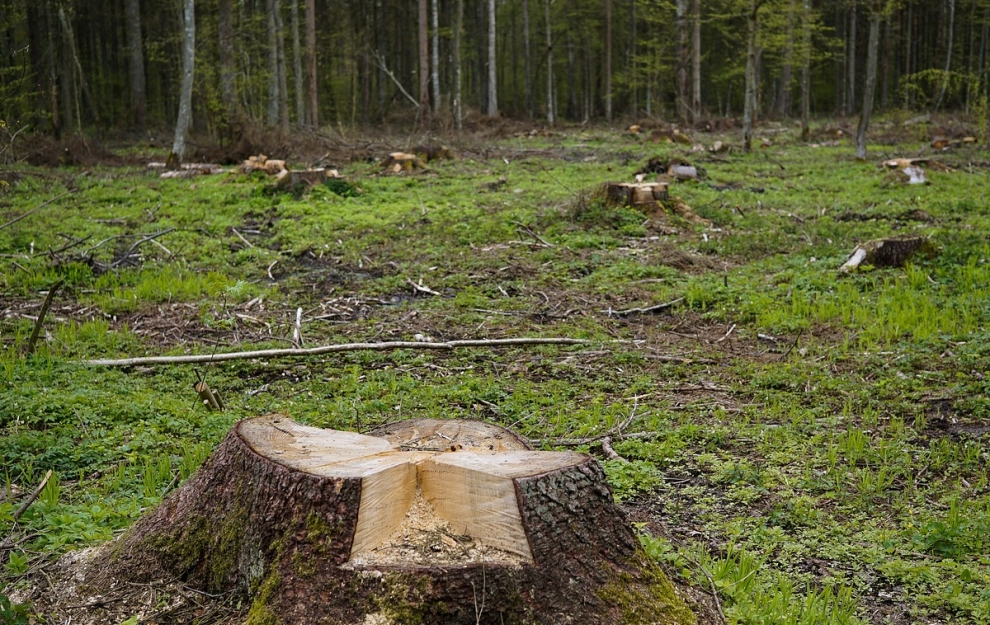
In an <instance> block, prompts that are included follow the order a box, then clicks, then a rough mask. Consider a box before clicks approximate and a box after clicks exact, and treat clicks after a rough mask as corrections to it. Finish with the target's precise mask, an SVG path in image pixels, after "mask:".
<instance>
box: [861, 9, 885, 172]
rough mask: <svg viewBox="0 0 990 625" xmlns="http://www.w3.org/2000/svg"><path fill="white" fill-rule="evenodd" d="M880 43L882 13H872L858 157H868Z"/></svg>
mask: <svg viewBox="0 0 990 625" xmlns="http://www.w3.org/2000/svg"><path fill="white" fill-rule="evenodd" d="M879 45H880V13H879V11H874V12H873V13H871V14H870V39H869V42H868V43H867V51H866V88H865V89H863V109H862V112H861V114H860V117H859V128H858V129H857V130H856V158H859V159H865V158H866V131H867V129H868V128H869V126H870V114H871V113H872V112H873V96H874V94H875V92H876V86H877V48H878V47H879Z"/></svg>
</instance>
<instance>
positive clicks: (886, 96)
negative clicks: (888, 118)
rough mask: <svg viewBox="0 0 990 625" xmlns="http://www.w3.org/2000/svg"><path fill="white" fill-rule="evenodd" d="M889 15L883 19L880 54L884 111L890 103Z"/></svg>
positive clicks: (881, 101) (890, 36) (882, 105)
mask: <svg viewBox="0 0 990 625" xmlns="http://www.w3.org/2000/svg"><path fill="white" fill-rule="evenodd" d="M890 20H891V16H890V15H887V16H886V17H885V18H884V20H883V54H882V55H881V56H880V110H882V111H885V110H887V108H888V105H889V103H890V47H891V43H890V41H891V39H892V38H893V32H892V31H893V29H892V28H891V26H890Z"/></svg>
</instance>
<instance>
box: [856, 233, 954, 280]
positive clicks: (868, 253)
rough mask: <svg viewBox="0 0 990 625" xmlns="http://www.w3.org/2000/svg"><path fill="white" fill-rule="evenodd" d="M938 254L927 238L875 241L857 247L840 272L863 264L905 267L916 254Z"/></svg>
mask: <svg viewBox="0 0 990 625" xmlns="http://www.w3.org/2000/svg"><path fill="white" fill-rule="evenodd" d="M937 252H938V250H937V249H936V248H935V245H934V244H932V242H931V241H930V240H929V239H928V238H926V237H900V238H896V239H875V240H873V241H867V242H866V243H862V244H860V245H857V246H856V249H854V250H853V251H852V253H851V254H850V255H849V258H848V259H847V260H846V262H845V264H843V265H842V267H840V268H839V271H842V272H848V271H852V270H853V269H856V268H857V267H859V266H860V265H861V264H863V263H865V264H867V265H873V266H874V267H903V266H904V265H905V264H906V263H907V262H908V261H909V260H911V258H912V257H914V255H915V254H918V253H921V254H926V255H928V256H934V255H935V254H936V253H937Z"/></svg>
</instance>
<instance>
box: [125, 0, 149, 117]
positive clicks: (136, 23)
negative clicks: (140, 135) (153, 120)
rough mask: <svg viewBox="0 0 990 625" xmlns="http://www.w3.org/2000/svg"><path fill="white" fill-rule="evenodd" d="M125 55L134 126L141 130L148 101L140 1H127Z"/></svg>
mask: <svg viewBox="0 0 990 625" xmlns="http://www.w3.org/2000/svg"><path fill="white" fill-rule="evenodd" d="M126 18H127V54H128V63H129V66H130V74H131V106H132V107H133V109H134V125H135V126H137V127H138V128H141V129H143V128H144V125H145V122H146V113H147V110H148V100H147V97H146V95H145V93H146V91H145V82H144V46H142V45H141V0H127V6H126Z"/></svg>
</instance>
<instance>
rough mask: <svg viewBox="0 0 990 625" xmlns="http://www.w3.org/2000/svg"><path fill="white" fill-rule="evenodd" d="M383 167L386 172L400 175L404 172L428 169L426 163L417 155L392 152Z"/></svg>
mask: <svg viewBox="0 0 990 625" xmlns="http://www.w3.org/2000/svg"><path fill="white" fill-rule="evenodd" d="M383 166H384V168H385V170H386V171H390V172H392V173H394V174H398V173H401V172H404V171H406V172H409V171H413V170H415V169H426V161H424V160H423V159H422V158H420V157H418V156H416V155H415V154H407V153H405V152H392V153H391V154H389V155H388V158H386V159H385V163H384V164H383Z"/></svg>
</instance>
